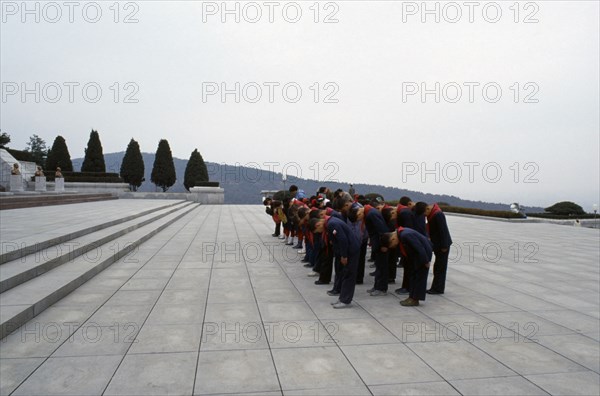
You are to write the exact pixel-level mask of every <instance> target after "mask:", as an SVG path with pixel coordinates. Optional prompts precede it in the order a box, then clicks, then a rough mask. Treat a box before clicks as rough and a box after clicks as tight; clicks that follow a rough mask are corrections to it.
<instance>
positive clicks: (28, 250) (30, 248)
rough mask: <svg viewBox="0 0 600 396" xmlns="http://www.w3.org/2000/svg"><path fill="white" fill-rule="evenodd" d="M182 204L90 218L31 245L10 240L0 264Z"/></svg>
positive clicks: (6, 243)
mask: <svg viewBox="0 0 600 396" xmlns="http://www.w3.org/2000/svg"><path fill="white" fill-rule="evenodd" d="M184 202H185V201H175V202H171V201H165V204H164V205H161V206H160V207H158V208H156V207H153V208H151V209H148V210H144V211H140V212H137V213H131V214H125V213H124V214H123V216H120V217H117V218H114V216H113V218H112V219H111V220H108V221H101V220H100V221H99V220H98V219H97V218H90V222H89V225H82V226H79V227H77V228H76V229H74V230H72V231H69V232H59V233H47V234H48V235H51V236H49V237H48V236H44V237H43V238H45V239H37V238H35V239H34V240H32V241H31V243H23V242H19V243H11V241H10V240H6V242H4V243H3V247H2V254H0V264H4V263H8V262H11V261H14V260H17V259H19V260H21V259H23V258H25V257H26V256H28V255H30V254H34V253H36V252H40V251H44V250H46V249H48V248H50V247H52V246H54V245H58V244H61V243H65V242H68V241H71V240H73V239H75V238H79V237H82V236H84V235H86V234H90V233H92V232H96V231H99V230H101V229H104V228H107V227H111V226H114V225H117V224H120V223H124V222H127V221H130V220H133V219H135V218H138V217H140V216H145V215H147V214H150V213H152V212H155V211H157V210H162V209H165V208H169V207H173V206H177V205H181V204H182V203H184ZM65 216H68V210H67V211H66V212H65ZM90 216H92V215H90ZM96 216H98V215H96ZM5 237H6V236H3V239H4V238H5Z"/></svg>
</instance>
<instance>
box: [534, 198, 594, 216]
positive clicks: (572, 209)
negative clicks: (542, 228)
mask: <svg viewBox="0 0 600 396" xmlns="http://www.w3.org/2000/svg"><path fill="white" fill-rule="evenodd" d="M544 210H545V211H546V212H549V213H552V214H555V215H583V214H585V211H584V210H583V208H582V207H581V206H579V205H577V204H576V203H574V202H570V201H563V202H557V203H555V204H554V205H552V206H549V207H547V208H546V209H544Z"/></svg>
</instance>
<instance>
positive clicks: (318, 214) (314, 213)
mask: <svg viewBox="0 0 600 396" xmlns="http://www.w3.org/2000/svg"><path fill="white" fill-rule="evenodd" d="M308 217H309V218H310V219H318V218H320V217H321V210H320V209H317V210H311V211H310V213H309V214H308Z"/></svg>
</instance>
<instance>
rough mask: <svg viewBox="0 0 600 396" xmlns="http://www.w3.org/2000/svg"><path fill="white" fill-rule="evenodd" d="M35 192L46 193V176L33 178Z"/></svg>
mask: <svg viewBox="0 0 600 396" xmlns="http://www.w3.org/2000/svg"><path fill="white" fill-rule="evenodd" d="M35 191H46V176H36V177H35Z"/></svg>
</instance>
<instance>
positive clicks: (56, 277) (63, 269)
mask: <svg viewBox="0 0 600 396" xmlns="http://www.w3.org/2000/svg"><path fill="white" fill-rule="evenodd" d="M199 207H200V206H199V205H196V204H191V205H186V206H182V207H181V208H180V209H179V210H177V211H175V212H173V213H170V214H168V215H167V216H165V217H162V218H160V219H158V220H156V221H154V222H152V223H150V224H147V225H145V226H143V227H140V228H138V229H136V230H134V231H132V232H130V233H128V234H126V235H123V236H121V237H119V238H117V239H116V240H119V239H121V242H125V241H127V242H131V241H132V240H136V241H137V240H140V238H142V237H144V236H146V235H148V234H150V233H152V232H153V231H155V230H156V229H159V228H160V227H161V226H163V225H165V224H168V223H169V222H170V221H172V220H173V219H177V218H178V217H179V219H178V220H180V219H181V218H183V217H186V216H188V215H190V213H192V212H193V211H195V210H197V209H198V208H199ZM116 240H115V241H116ZM110 243H112V242H109V243H106V244H104V245H102V246H101V247H99V248H101V249H103V250H104V249H108V246H109V245H110ZM111 254H114V253H113V252H111ZM107 258H108V256H107ZM101 261H103V260H99V261H98V262H96V263H93V262H89V261H86V260H85V259H84V258H83V257H78V258H77V259H75V260H74V261H72V262H69V263H66V264H64V265H62V266H59V267H57V268H54V269H52V270H50V271H48V272H46V273H44V274H42V275H40V276H38V277H36V278H34V279H31V280H29V281H27V282H25V283H23V284H20V285H18V286H16V287H14V288H12V289H10V290H7V291H5V292H3V293H1V294H0V306H1V307H2V311H5V310H8V312H6V311H5V312H3V314H2V323H3V324H4V323H6V322H7V321H10V320H11V319H12V318H14V317H15V315H18V314H19V313H21V312H23V311H26V310H27V309H29V308H30V307H31V306H33V305H35V304H37V303H38V302H40V301H41V300H42V299H44V298H46V297H47V296H50V295H51V294H52V293H54V292H56V291H57V290H58V289H60V288H61V287H63V286H65V285H68V284H69V283H70V282H72V281H75V280H77V279H78V278H79V277H81V276H82V275H84V274H86V273H87V272H88V271H89V270H91V269H94V267H96V266H98V265H99V264H100V262H101ZM24 303H25V304H24Z"/></svg>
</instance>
